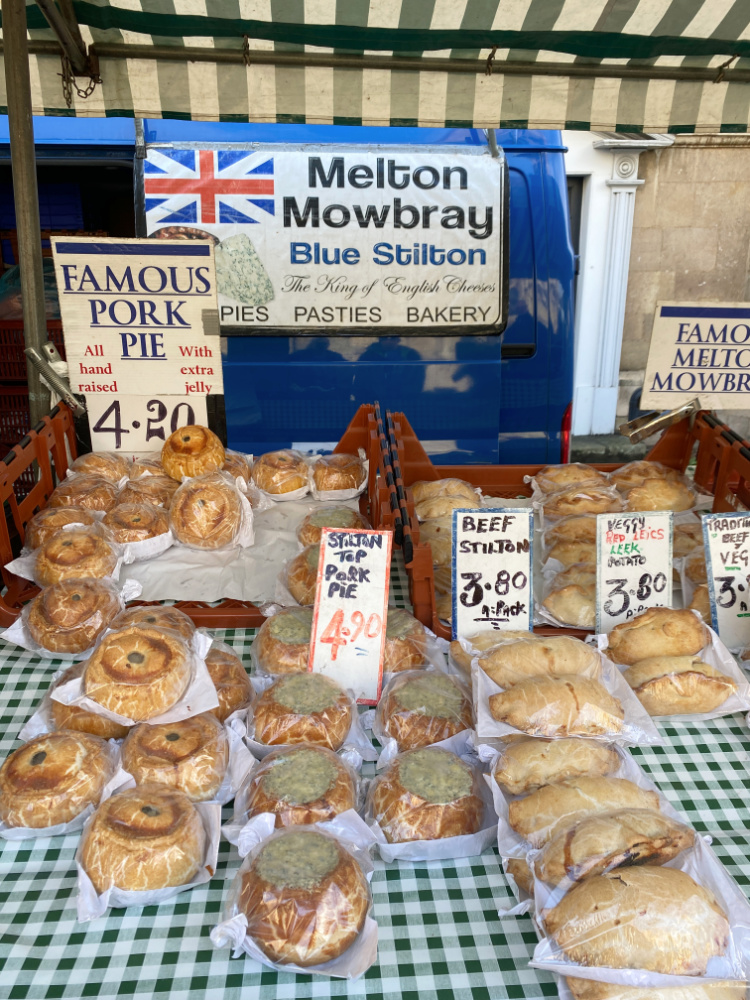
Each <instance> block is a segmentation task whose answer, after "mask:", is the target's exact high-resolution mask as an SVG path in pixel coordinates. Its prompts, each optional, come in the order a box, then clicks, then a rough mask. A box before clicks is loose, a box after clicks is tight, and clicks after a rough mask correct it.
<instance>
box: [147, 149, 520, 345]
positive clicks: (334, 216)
mask: <svg viewBox="0 0 750 1000" xmlns="http://www.w3.org/2000/svg"><path fill="white" fill-rule="evenodd" d="M143 185H144V198H145V208H146V226H147V232H148V234H149V236H154V237H157V238H163V239H183V240H193V239H195V240H199V239H204V240H205V239H208V240H210V241H211V242H212V243H213V244H214V248H215V249H214V252H215V259H216V278H217V282H218V293H219V313H220V322H221V327H222V332H224V333H232V332H233V330H234V332H237V333H241V332H253V333H258V334H266V333H270V332H271V333H272V332H285V331H289V330H304V331H305V332H308V333H316V332H317V333H329V332H330V330H331V329H337V328H338V329H345V330H347V332H349V333H357V332H359V333H362V334H372V333H374V332H378V331H383V332H391V331H393V330H399V331H400V332H402V333H406V334H408V333H412V334H424V333H431V332H434V331H436V330H441V331H444V332H447V331H450V330H455V331H460V332H461V333H462V334H471V333H476V334H479V333H483V332H484V333H486V332H488V331H492V332H498V331H499V330H501V329H503V327H504V325H505V319H506V310H507V305H506V294H505V285H506V283H507V260H506V254H505V244H504V240H503V234H504V232H505V226H506V220H505V204H506V200H507V182H506V168H505V160H504V158H503V157H502V154H501V155H500V156H499V157H493V156H491V155H490V153H489V151H488V149H487V147H477V148H475V149H465V148H462V149H461V150H460V151H454V152H446V148H445V147H441V148H440V149H439V150H436V149H434V148H432V147H428V146H425V147H417V148H414V147H412V148H410V149H409V150H408V151H406V150H405V149H404V148H403V147H401V148H393V147H375V148H373V147H362V148H356V147H355V148H354V149H352V148H351V147H347V148H345V149H344V148H340V147H333V146H327V147H325V148H323V147H320V146H315V147H302V148H301V149H300V148H299V147H297V148H295V149H293V150H292V149H289V148H281V147H278V146H267V147H265V148H264V149H263V150H262V151H259V150H257V148H244V149H238V148H237V147H234V148H224V149H216V148H212V149H195V148H182V147H180V146H178V145H174V146H162V145H159V146H149V147H148V149H147V158H146V161H145V165H144V173H143Z"/></svg>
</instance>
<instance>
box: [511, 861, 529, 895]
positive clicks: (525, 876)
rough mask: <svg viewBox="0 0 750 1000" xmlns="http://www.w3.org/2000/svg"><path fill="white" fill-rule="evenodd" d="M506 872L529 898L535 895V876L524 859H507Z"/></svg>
mask: <svg viewBox="0 0 750 1000" xmlns="http://www.w3.org/2000/svg"><path fill="white" fill-rule="evenodd" d="M504 865H505V871H506V873H507V874H508V875H510V877H511V878H512V879H513V881H514V882H515V883H516V885H517V886H518V888H519V889H521V890H522V892H525V893H526V895H527V896H533V895H534V875H533V872H532V871H531V869H530V868H529V863H528V861H526V860H525V859H524V858H506V859H505V862H504Z"/></svg>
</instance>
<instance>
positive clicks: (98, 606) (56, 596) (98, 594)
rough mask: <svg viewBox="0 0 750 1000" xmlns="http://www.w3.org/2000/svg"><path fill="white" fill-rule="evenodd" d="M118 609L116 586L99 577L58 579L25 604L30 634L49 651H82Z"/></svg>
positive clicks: (96, 637) (118, 600)
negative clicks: (92, 578) (27, 604)
mask: <svg viewBox="0 0 750 1000" xmlns="http://www.w3.org/2000/svg"><path fill="white" fill-rule="evenodd" d="M119 611H120V598H119V596H118V594H117V591H116V589H115V588H114V587H113V586H111V585H110V584H108V583H104V582H103V581H102V580H91V579H88V580H61V581H60V582H59V583H53V584H52V586H51V587H45V588H44V590H43V591H42V592H41V594H38V595H37V596H36V597H35V598H34V600H33V601H32V602H31V604H30V605H29V608H28V617H27V619H26V625H27V628H28V630H29V635H30V636H31V638H32V639H33V640H34V642H36V643H38V644H39V645H40V646H41V647H42V649H48V650H49V651H50V652H52V653H82V652H83V651H84V650H85V649H88V648H89V647H90V646H93V645H94V642H95V641H96V640H97V639H98V637H99V636H100V635H101V634H102V632H103V631H104V630H105V628H107V626H108V625H109V623H110V622H111V621H112V619H113V618H114V617H115V615H117V614H118V613H119Z"/></svg>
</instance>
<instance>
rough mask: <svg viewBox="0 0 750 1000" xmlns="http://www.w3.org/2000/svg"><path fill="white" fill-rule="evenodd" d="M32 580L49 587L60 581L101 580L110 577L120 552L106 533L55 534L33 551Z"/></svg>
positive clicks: (83, 530) (96, 529)
mask: <svg viewBox="0 0 750 1000" xmlns="http://www.w3.org/2000/svg"><path fill="white" fill-rule="evenodd" d="M34 556H35V563H34V580H35V582H36V583H38V584H39V586H41V587H49V586H50V585H51V584H53V583H59V582H60V581H61V580H83V579H86V578H91V579H94V580H102V579H104V578H105V577H108V576H109V577H111V576H113V575H114V573H115V570H116V569H117V564H118V562H119V560H120V550H119V549H118V546H117V545H116V544H115V543H114V542H113V541H112V539H111V536H110V534H109V532H108V531H106V530H102V529H101V528H99V527H97V526H94V527H90V528H69V529H64V528H63V529H62V530H60V531H58V532H56V533H55V534H54V535H53V536H52V537H51V538H50V539H49V540H48V541H46V542H45V543H44V544H43V545H40V546H39V548H38V549H35V550H34Z"/></svg>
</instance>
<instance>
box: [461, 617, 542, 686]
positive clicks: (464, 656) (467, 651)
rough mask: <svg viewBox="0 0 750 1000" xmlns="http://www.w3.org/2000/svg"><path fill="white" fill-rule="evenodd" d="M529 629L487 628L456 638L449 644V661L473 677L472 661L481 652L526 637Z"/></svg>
mask: <svg viewBox="0 0 750 1000" xmlns="http://www.w3.org/2000/svg"><path fill="white" fill-rule="evenodd" d="M529 634H530V633H529V632H528V630H524V631H520V630H516V629H507V630H504V631H501V630H500V629H485V630H484V631H483V632H477V633H476V634H475V635H469V636H465V637H462V638H460V639H454V640H453V642H451V644H450V646H449V654H450V655H449V661H450V663H451V665H452V666H455V667H456V668H457V669H458V671H459V672H460V673H462V674H465V675H466V676H467V677H471V661H472V660H473V659H474V657H475V656H477V655H478V654H479V653H484V652H486V651H487V650H488V649H490V648H491V647H492V646H497V645H499V644H500V643H502V642H511V641H512V640H513V639H525V638H527V637H528V636H529Z"/></svg>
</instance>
